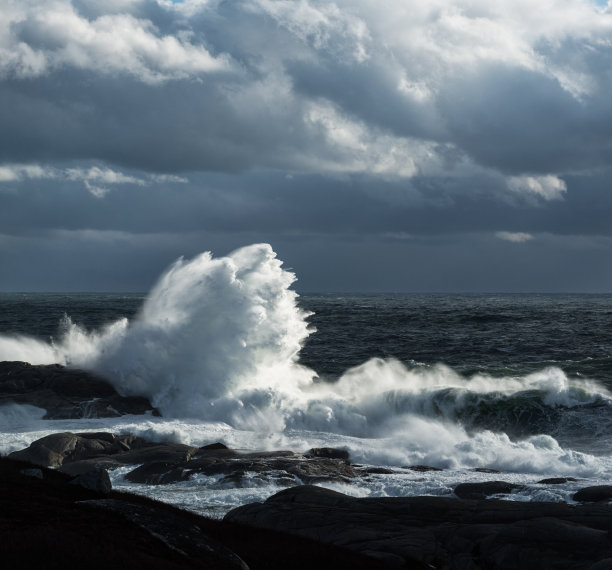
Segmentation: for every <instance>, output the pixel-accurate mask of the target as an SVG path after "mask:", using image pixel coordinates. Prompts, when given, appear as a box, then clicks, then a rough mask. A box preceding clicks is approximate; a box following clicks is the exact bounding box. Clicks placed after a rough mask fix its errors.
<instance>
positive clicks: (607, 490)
mask: <svg viewBox="0 0 612 570" xmlns="http://www.w3.org/2000/svg"><path fill="white" fill-rule="evenodd" d="M572 499H573V500H574V501H578V502H583V503H596V502H598V501H610V500H612V485H594V486H593V487H585V488H584V489H580V491H577V492H576V493H574V496H573V497H572Z"/></svg>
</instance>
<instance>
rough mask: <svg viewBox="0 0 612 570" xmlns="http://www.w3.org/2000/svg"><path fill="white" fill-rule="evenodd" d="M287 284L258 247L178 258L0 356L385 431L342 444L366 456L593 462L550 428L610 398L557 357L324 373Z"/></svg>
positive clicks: (275, 414) (5, 345)
mask: <svg viewBox="0 0 612 570" xmlns="http://www.w3.org/2000/svg"><path fill="white" fill-rule="evenodd" d="M294 281H295V276H294V275H293V274H292V273H291V272H289V271H286V270H284V269H283V268H282V262H281V261H279V260H278V259H277V258H276V254H275V253H274V251H273V250H272V248H271V247H270V246H269V245H267V244H256V245H251V246H248V247H244V248H242V249H239V250H237V251H235V252H233V253H232V254H230V255H228V256H226V257H222V258H214V257H213V256H212V255H211V254H210V253H203V254H201V255H199V256H197V257H195V258H194V259H192V260H184V259H179V260H178V261H177V262H176V263H175V264H174V265H172V266H171V267H170V268H169V269H168V270H167V271H166V273H165V274H164V275H163V276H162V277H161V279H160V280H159V282H158V283H157V284H156V285H155V287H154V288H153V289H152V291H151V292H150V294H149V296H148V297H147V299H146V300H145V302H144V304H143V306H142V308H141V310H140V312H139V314H138V315H137V316H136V317H135V318H134V319H133V320H132V321H131V322H128V320H127V319H121V320H118V321H116V322H114V323H111V324H109V325H108V326H106V327H105V328H103V329H101V330H98V331H87V330H84V329H83V328H81V327H80V326H79V325H78V324H75V323H72V322H71V321H70V319H69V318H66V319H65V321H64V322H63V323H62V331H63V332H62V334H61V336H60V338H59V339H58V340H57V341H56V342H54V343H52V344H48V343H43V342H40V341H37V340H34V339H31V338H26V337H0V360H26V361H29V362H31V363H33V364H43V363H52V362H58V363H61V364H65V365H68V366H74V367H82V368H86V369H89V370H92V371H95V372H97V373H99V374H101V375H103V376H105V377H107V378H108V379H109V380H110V381H111V382H112V383H113V384H114V385H115V387H116V388H117V390H118V391H119V392H121V393H123V394H125V395H142V396H146V397H148V398H149V399H150V400H151V402H152V403H153V405H155V406H156V407H158V408H159V409H160V410H161V411H162V413H163V414H164V416H166V417H174V418H197V419H199V420H207V421H221V422H225V423H226V424H229V425H230V426H232V427H234V428H237V429H241V430H256V431H260V432H263V433H283V432H285V433H289V432H292V433H295V432H296V431H300V432H301V433H306V432H308V433H311V434H312V433H317V432H325V433H328V434H339V435H342V436H347V437H349V438H378V439H380V438H383V439H384V440H385V441H386V442H387V444H386V445H387V449H386V450H385V451H384V452H382V451H381V450H380V448H379V447H377V446H376V445H375V446H369V445H366V444H361V445H360V446H357V445H355V446H351V445H350V444H346V445H347V446H348V447H355V449H353V450H352V451H353V453H354V455H355V457H361V458H362V459H363V460H364V461H368V460H369V461H373V460H376V459H378V460H380V461H382V457H381V455H384V457H385V459H384V462H386V463H398V464H399V463H401V462H403V461H422V462H428V463H429V464H432V465H439V466H449V465H458V464H460V465H482V464H483V463H485V464H487V465H490V466H495V467H498V468H503V469H506V470H517V469H527V468H529V469H531V470H536V471H545V470H547V469H550V468H552V467H555V466H556V467H557V471H564V472H572V473H573V472H584V471H585V470H587V471H588V470H596V469H597V468H596V462H595V460H594V459H593V458H591V456H588V455H584V454H580V453H578V452H572V451H569V452H568V451H566V450H564V449H563V448H562V447H560V445H559V443H558V442H557V440H556V439H553V437H552V436H555V437H557V436H558V435H560V432H562V431H563V429H564V428H563V426H568V429H570V428H571V429H576V427H577V426H578V427H580V426H584V425H587V424H588V422H591V423H593V422H594V423H593V425H589V429H591V428H593V429H595V427H594V426H596V425H599V426H600V427H601V426H604V427H605V428H607V429H609V427H611V426H612V413H611V410H612V406H611V402H612V398H611V396H610V394H609V393H608V392H607V391H606V390H605V389H604V388H603V387H601V386H599V385H598V384H596V383H595V382H588V381H581V382H577V381H575V380H571V379H569V378H568V377H567V376H566V374H565V373H564V372H563V371H562V370H561V369H559V368H547V369H545V370H542V371H540V372H537V373H534V374H530V375H526V376H520V377H504V378H494V377H490V376H486V375H479V376H473V377H470V378H466V377H463V376H461V375H460V374H458V373H456V372H455V371H453V370H452V369H451V368H448V367H446V366H444V365H436V366H411V367H407V366H406V365H404V364H403V363H401V362H399V361H396V360H393V359H386V360H383V359H372V360H369V361H367V362H365V363H364V364H362V365H361V366H358V367H355V368H352V369H350V370H348V371H346V372H345V373H344V375H342V377H341V378H340V379H339V380H338V381H336V382H333V383H331V382H325V381H323V380H321V379H319V378H318V377H317V374H316V372H315V371H313V370H311V369H308V368H306V367H304V366H302V365H300V363H299V353H300V348H301V347H302V345H303V343H304V341H305V340H306V338H307V337H308V335H309V334H311V333H312V332H313V331H312V329H311V328H310V327H309V325H308V321H307V317H308V314H307V313H306V312H304V311H303V310H302V309H301V308H300V307H299V306H298V303H297V294H296V293H295V292H294V291H292V290H291V289H290V286H291V285H292V283H293V282H294ZM593 410H598V413H593ZM602 420H603V421H602ZM561 435H562V433H561ZM512 437H513V438H515V439H516V438H521V439H520V441H515V440H513V439H511V438H512Z"/></svg>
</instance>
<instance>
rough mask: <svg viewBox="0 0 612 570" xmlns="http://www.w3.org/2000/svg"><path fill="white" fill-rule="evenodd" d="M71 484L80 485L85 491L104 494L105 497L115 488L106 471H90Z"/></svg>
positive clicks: (76, 478)
mask: <svg viewBox="0 0 612 570" xmlns="http://www.w3.org/2000/svg"><path fill="white" fill-rule="evenodd" d="M70 483H71V484H72V485H80V486H81V487H83V488H84V489H89V490H90V491H96V493H102V494H103V495H108V494H109V493H110V492H111V491H112V490H113V486H112V484H111V480H110V477H109V476H108V471H107V470H106V469H94V470H92V471H88V472H87V473H83V474H82V475H78V476H77V477H75V478H74V479H73V480H72V481H70Z"/></svg>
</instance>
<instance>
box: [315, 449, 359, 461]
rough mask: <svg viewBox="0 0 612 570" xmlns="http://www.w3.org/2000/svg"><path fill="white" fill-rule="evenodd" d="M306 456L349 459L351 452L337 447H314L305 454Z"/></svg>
mask: <svg viewBox="0 0 612 570" xmlns="http://www.w3.org/2000/svg"><path fill="white" fill-rule="evenodd" d="M304 455H305V456H306V457H325V458H327V459H341V460H342V461H349V457H350V456H349V452H348V451H346V449H336V448H335V447H313V448H312V449H309V450H308V451H307V452H306V453H305V454H304Z"/></svg>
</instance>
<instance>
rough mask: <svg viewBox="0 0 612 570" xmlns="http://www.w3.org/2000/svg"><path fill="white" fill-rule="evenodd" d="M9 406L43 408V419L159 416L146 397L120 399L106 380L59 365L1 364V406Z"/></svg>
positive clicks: (124, 397)
mask: <svg viewBox="0 0 612 570" xmlns="http://www.w3.org/2000/svg"><path fill="white" fill-rule="evenodd" d="M8 403H16V404H29V405H31V406H36V407H38V408H43V409H45V410H46V415H45V416H44V419H74V418H110V417H117V416H122V415H125V414H144V413H147V412H149V413H153V414H156V415H159V413H158V412H157V410H155V408H153V407H152V406H151V404H150V402H149V401H148V400H147V399H146V398H142V397H139V396H120V395H119V394H118V393H117V391H116V390H115V389H114V388H113V386H112V385H111V384H110V383H109V382H108V381H107V380H105V379H103V378H100V377H98V376H95V375H94V374H91V373H90V372H86V371H84V370H76V369H72V368H66V367H64V366H61V365H59V364H50V365H32V364H28V363H27V362H0V405H1V404H8Z"/></svg>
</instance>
